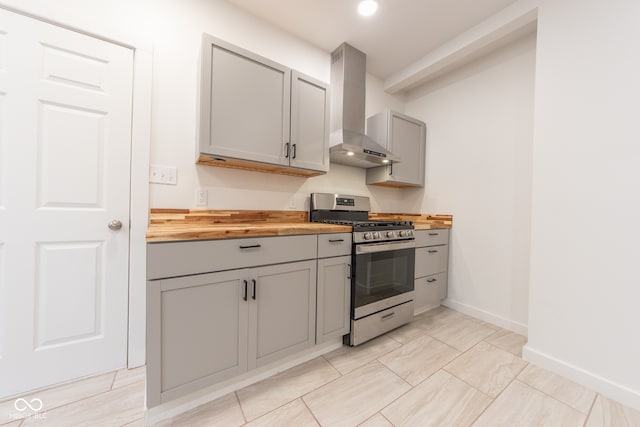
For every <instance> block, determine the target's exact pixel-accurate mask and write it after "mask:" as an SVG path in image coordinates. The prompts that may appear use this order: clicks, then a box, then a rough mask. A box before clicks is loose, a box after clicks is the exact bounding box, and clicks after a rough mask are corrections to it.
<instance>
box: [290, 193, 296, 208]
mask: <svg viewBox="0 0 640 427" xmlns="http://www.w3.org/2000/svg"><path fill="white" fill-rule="evenodd" d="M295 208H296V196H291V198H290V199H289V209H295Z"/></svg>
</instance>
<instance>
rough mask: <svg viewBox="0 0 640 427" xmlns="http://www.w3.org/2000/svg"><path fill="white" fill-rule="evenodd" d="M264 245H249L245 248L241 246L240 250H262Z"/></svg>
mask: <svg viewBox="0 0 640 427" xmlns="http://www.w3.org/2000/svg"><path fill="white" fill-rule="evenodd" d="M261 247H262V245H247V246H243V245H240V249H252V248H261Z"/></svg>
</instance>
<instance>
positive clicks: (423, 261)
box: [414, 229, 449, 314]
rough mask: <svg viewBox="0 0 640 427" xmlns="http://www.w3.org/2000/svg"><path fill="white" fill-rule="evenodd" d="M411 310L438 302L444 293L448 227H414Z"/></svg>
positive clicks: (417, 309) (432, 305)
mask: <svg viewBox="0 0 640 427" xmlns="http://www.w3.org/2000/svg"><path fill="white" fill-rule="evenodd" d="M415 236H416V246H417V248H416V266H415V282H414V284H415V294H414V303H415V305H414V307H415V309H414V312H415V314H418V313H422V312H424V311H427V310H429V309H431V308H434V307H437V306H439V305H440V302H441V301H442V300H443V299H445V298H446V297H447V278H448V264H449V230H448V229H433V230H416V231H415Z"/></svg>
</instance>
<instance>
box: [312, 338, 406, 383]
mask: <svg viewBox="0 0 640 427" xmlns="http://www.w3.org/2000/svg"><path fill="white" fill-rule="evenodd" d="M398 347H400V344H399V343H398V342H397V341H395V340H393V339H391V338H389V337H387V336H385V335H383V336H381V337H378V338H376V339H373V340H371V341H368V342H366V343H364V344H360V345H359V346H356V347H349V346H348V345H343V346H342V347H340V348H339V349H337V350H334V351H332V352H330V353H327V354H325V355H324V358H325V359H327V360H328V361H329V363H331V364H332V365H333V366H334V367H335V368H336V369H337V370H338V371H340V373H341V374H343V375H344V374H346V373H348V372H351V371H353V370H354V369H356V368H360V367H362V366H364V365H366V364H367V363H369V362H371V361H372V360H375V359H377V358H378V357H380V356H383V355H385V354H387V353H389V352H390V351H391V350H394V349H396V348H398Z"/></svg>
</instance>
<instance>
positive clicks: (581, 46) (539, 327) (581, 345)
mask: <svg viewBox="0 0 640 427" xmlns="http://www.w3.org/2000/svg"><path fill="white" fill-rule="evenodd" d="M639 16H640V2H637V1H625V0H611V1H608V2H602V1H599V0H544V1H543V2H542V4H541V6H540V9H539V21H538V34H539V39H538V49H537V52H538V54H537V55H538V56H537V70H536V74H537V78H536V109H535V115H536V124H535V143H534V152H533V198H532V203H533V211H532V244H531V281H530V287H531V294H530V308H529V312H530V317H529V344H528V345H527V347H526V350H525V357H526V358H527V359H529V360H532V361H534V362H536V363H538V364H540V365H542V366H545V367H547V368H550V369H553V370H555V371H556V372H560V373H562V374H564V375H566V376H568V377H570V378H572V379H574V380H576V381H578V382H581V383H582V384H585V385H588V386H590V387H592V388H594V389H596V390H598V391H601V392H603V393H604V394H606V395H609V396H610V397H613V398H615V399H617V400H620V401H622V402H623V403H626V404H628V405H631V406H634V407H636V408H637V409H640V367H639V361H640V339H639V336H640V335H639V332H638V326H639V325H640V309H639V305H640V274H639V260H640V244H639V242H640V221H639V218H640V191H639V189H638V187H639V183H640V167H639V165H640V127H639V126H638V120H639V117H640V83H639V81H640V80H639V78H638V76H640V56H639V55H638V52H640V26H638V17H639Z"/></svg>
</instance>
